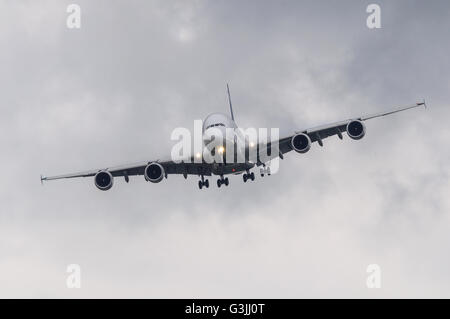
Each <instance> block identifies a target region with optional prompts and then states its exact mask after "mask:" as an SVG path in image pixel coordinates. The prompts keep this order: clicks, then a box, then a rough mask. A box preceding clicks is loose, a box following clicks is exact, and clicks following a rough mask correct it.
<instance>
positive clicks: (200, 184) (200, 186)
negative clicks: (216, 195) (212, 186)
mask: <svg viewBox="0 0 450 319" xmlns="http://www.w3.org/2000/svg"><path fill="white" fill-rule="evenodd" d="M202 187H203V183H202V181H198V188H200V189H202Z"/></svg>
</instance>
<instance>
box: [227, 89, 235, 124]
mask: <svg viewBox="0 0 450 319" xmlns="http://www.w3.org/2000/svg"><path fill="white" fill-rule="evenodd" d="M227 92H228V102H229V103H230V112H231V119H232V120H233V121H234V114H233V106H232V105H231V96H230V87H229V86H228V83H227Z"/></svg>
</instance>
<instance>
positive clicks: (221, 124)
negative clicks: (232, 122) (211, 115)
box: [206, 123, 225, 129]
mask: <svg viewBox="0 0 450 319" xmlns="http://www.w3.org/2000/svg"><path fill="white" fill-rule="evenodd" d="M215 126H225V124H223V123H217V124H211V125H208V126H207V127H206V129H209V128H210V127H215Z"/></svg>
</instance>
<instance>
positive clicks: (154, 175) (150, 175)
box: [144, 162, 165, 183]
mask: <svg viewBox="0 0 450 319" xmlns="http://www.w3.org/2000/svg"><path fill="white" fill-rule="evenodd" d="M164 175H165V171H164V167H163V166H162V165H161V164H159V163H156V162H153V163H150V164H148V165H147V167H146V168H145V171H144V177H145V180H146V181H149V182H152V183H159V182H160V181H162V179H163V178H164Z"/></svg>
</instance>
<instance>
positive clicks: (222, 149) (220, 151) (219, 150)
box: [217, 146, 225, 154]
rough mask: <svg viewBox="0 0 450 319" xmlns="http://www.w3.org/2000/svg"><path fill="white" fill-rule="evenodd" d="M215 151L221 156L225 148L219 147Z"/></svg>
mask: <svg viewBox="0 0 450 319" xmlns="http://www.w3.org/2000/svg"><path fill="white" fill-rule="evenodd" d="M217 151H218V152H219V154H223V153H224V152H225V147H223V146H220V147H219V149H218V150H217Z"/></svg>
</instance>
